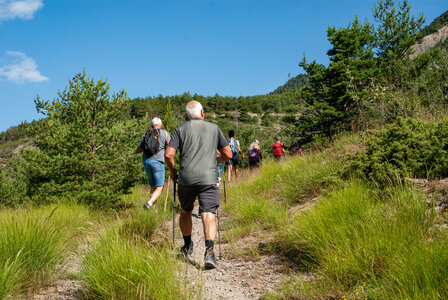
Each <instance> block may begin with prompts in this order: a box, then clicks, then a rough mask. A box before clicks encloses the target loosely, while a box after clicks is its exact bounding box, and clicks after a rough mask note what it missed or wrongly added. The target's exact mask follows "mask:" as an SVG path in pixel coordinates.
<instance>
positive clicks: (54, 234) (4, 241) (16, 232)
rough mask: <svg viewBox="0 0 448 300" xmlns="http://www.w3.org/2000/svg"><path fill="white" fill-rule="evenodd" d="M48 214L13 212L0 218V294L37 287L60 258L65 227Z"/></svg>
mask: <svg viewBox="0 0 448 300" xmlns="http://www.w3.org/2000/svg"><path fill="white" fill-rule="evenodd" d="M52 214H53V212H51V213H50V214H49V215H48V214H45V215H36V214H31V215H28V214H23V213H17V212H15V213H14V214H12V213H11V214H10V215H9V216H8V215H6V216H5V215H2V217H1V219H0V227H1V228H2V230H1V231H0V296H2V295H3V296H2V297H1V298H3V297H4V296H6V295H12V294H17V293H21V292H22V291H24V290H27V289H32V288H37V287H38V286H41V285H42V284H45V283H47V282H48V281H49V279H51V278H52V276H53V273H54V272H55V271H56V269H57V266H58V265H59V264H60V263H61V262H62V261H63V253H64V252H65V247H66V246H65V244H66V242H67V235H66V231H65V230H64V228H62V227H55V226H54V223H53V222H52V220H51V217H52Z"/></svg>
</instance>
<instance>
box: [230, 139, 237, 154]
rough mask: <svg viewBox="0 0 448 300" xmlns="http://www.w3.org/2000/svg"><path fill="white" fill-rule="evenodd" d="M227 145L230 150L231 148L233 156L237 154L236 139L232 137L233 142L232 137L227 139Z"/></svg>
mask: <svg viewBox="0 0 448 300" xmlns="http://www.w3.org/2000/svg"><path fill="white" fill-rule="evenodd" d="M229 146H230V150H232V154H233V156H235V155H237V154H238V145H237V144H236V140H235V139H233V143H232V139H229Z"/></svg>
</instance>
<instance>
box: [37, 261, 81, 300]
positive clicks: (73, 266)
mask: <svg viewBox="0 0 448 300" xmlns="http://www.w3.org/2000/svg"><path fill="white" fill-rule="evenodd" d="M80 271H81V262H80V261H79V257H78V255H77V254H75V253H72V254H71V255H70V257H69V259H68V261H67V262H66V264H65V265H64V266H63V267H62V270H61V272H62V276H61V278H59V279H58V280H57V281H56V282H55V283H54V284H53V285H51V286H48V287H45V288H43V289H41V290H39V291H38V292H37V293H36V294H34V295H33V297H32V298H31V299H35V300H56V299H57V300H75V299H83V298H84V297H83V295H84V293H83V290H84V287H83V284H82V281H81V280H79V279H74V277H75V275H77V274H79V272H80Z"/></svg>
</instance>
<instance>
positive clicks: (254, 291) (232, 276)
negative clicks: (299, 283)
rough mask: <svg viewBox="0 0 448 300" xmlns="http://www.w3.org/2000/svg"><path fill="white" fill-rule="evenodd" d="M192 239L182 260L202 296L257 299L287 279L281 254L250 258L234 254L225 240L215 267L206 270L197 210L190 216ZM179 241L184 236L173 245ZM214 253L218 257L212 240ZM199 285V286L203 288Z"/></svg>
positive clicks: (216, 248)
mask: <svg viewBox="0 0 448 300" xmlns="http://www.w3.org/2000/svg"><path fill="white" fill-rule="evenodd" d="M222 221H223V220H221V223H222ZM221 233H222V232H221ZM192 239H193V241H194V252H193V254H192V255H191V257H190V261H189V262H185V266H186V274H187V275H188V278H189V284H190V285H191V288H192V289H193V290H195V291H197V292H198V294H200V293H202V297H203V299H259V297H260V295H262V294H264V293H266V292H268V291H271V290H274V289H276V288H278V287H279V286H280V285H281V284H282V283H283V282H284V281H285V279H286V276H287V275H286V272H285V264H284V262H282V261H281V257H279V256H275V255H261V256H259V257H257V258H256V259H255V258H253V259H249V260H248V259H242V258H234V255H232V251H231V250H230V245H229V244H225V243H222V244H221V259H218V263H219V266H218V268H217V269H213V270H205V269H204V268H203V265H204V252H205V241H204V234H203V230H202V220H201V219H200V218H199V217H198V216H197V215H196V214H194V217H193V233H192ZM217 240H218V239H217ZM216 242H218V241H216ZM251 242H252V243H254V242H256V241H255V240H252V241H251ZM182 245H183V240H182V238H181V237H178V238H177V240H176V247H177V248H180V247H181V246H182ZM246 246H249V245H248V244H246ZM215 254H216V256H217V258H218V257H219V245H218V243H216V244H215ZM199 286H202V291H201V290H199Z"/></svg>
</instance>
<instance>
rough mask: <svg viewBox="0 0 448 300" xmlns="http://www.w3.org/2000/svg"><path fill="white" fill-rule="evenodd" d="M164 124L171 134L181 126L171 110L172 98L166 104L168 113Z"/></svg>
mask: <svg viewBox="0 0 448 300" xmlns="http://www.w3.org/2000/svg"><path fill="white" fill-rule="evenodd" d="M162 123H163V126H164V127H165V129H166V130H167V131H168V132H171V133H172V132H174V129H176V127H177V126H179V122H177V119H176V118H175V117H174V114H173V111H172V109H171V101H170V98H168V102H167V104H166V113H165V117H164V118H163V122H162Z"/></svg>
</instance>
